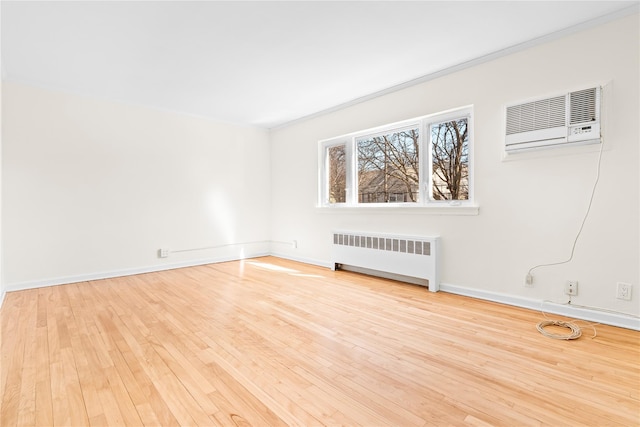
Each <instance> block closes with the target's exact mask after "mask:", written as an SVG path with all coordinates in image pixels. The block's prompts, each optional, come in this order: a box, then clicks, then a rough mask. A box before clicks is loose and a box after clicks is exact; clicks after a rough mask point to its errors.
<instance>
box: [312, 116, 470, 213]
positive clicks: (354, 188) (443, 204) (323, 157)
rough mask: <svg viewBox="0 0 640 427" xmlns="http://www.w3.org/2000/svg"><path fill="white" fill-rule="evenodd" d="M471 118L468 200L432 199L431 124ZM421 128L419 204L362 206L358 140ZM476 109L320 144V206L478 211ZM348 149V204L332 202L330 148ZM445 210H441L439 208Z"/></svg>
mask: <svg viewBox="0 0 640 427" xmlns="http://www.w3.org/2000/svg"><path fill="white" fill-rule="evenodd" d="M461 118H466V119H467V150H468V154H467V157H468V166H467V174H468V186H469V192H468V199H467V200H434V199H433V198H432V196H433V194H432V187H431V186H432V184H433V179H432V176H433V170H432V169H433V163H432V159H433V153H432V147H431V125H433V124H438V123H442V122H446V121H451V120H455V119H461ZM415 127H417V128H418V129H419V145H418V147H419V153H420V154H419V159H418V162H419V166H418V167H419V171H418V175H419V183H418V188H419V192H418V198H417V201H416V202H388V203H384V202H382V203H359V202H358V164H357V163H358V159H357V155H358V148H357V141H358V139H362V138H365V137H369V138H373V137H375V136H380V135H385V134H389V133H393V132H400V131H402V130H406V129H411V128H415ZM473 129H474V127H473V106H472V105H468V106H464V107H460V108H455V109H451V110H446V111H442V112H438V113H434V114H429V115H425V116H421V117H417V118H414V119H409V120H402V121H398V122H394V123H389V124H385V125H382V126H377V127H373V128H370V129H364V130H360V131H356V132H352V133H349V134H345V135H341V136H337V137H334V138H328V139H324V140H321V141H319V142H318V159H319V162H318V204H317V206H318V207H320V208H337V209H345V208H355V209H358V210H360V209H376V208H392V209H401V210H404V209H407V210H415V209H416V208H434V207H437V208H444V209H445V210H455V209H453V208H459V207H472V208H474V209H475V211H476V212H477V206H476V205H475V201H474V182H473V181H474V179H473V177H474V157H473V151H474V150H473V145H474V144H473V143H474V135H473ZM340 145H344V146H345V159H346V160H345V161H346V162H347V164H346V183H345V194H346V199H345V200H346V201H345V202H344V203H330V202H329V192H330V188H329V173H328V172H329V164H328V162H329V156H328V152H329V148H330V147H334V146H340ZM438 210H441V209H438Z"/></svg>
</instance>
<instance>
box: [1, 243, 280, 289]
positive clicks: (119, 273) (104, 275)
mask: <svg viewBox="0 0 640 427" xmlns="http://www.w3.org/2000/svg"><path fill="white" fill-rule="evenodd" d="M268 255H269V253H255V254H251V255H247V256H244V257H237V256H233V257H231V256H230V257H218V258H204V259H198V260H190V261H182V262H174V263H168V264H159V265H152V266H149V267H140V268H129V269H123V270H114V271H105V272H100V273H90V274H81V275H76V276H66V277H56V278H53V279H45V280H34V281H31V282H21V283H16V284H12V285H9V286H8V287H7V289H6V292H13V291H22V290H26V289H35V288H42V287H45V286H57V285H65V284H69V283H78V282H88V281H90V280H101V279H111V278H114V277H123V276H133V275H135V274H144V273H153V272H156V271H165V270H174V269H176V268H185V267H195V266H198V265H205V264H216V263H220V262H228V261H238V260H241V259H249V258H258V257H261V256H268ZM3 298H4V293H3Z"/></svg>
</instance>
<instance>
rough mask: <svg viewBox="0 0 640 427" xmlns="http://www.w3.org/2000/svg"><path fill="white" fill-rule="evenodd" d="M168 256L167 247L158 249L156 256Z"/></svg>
mask: <svg viewBox="0 0 640 427" xmlns="http://www.w3.org/2000/svg"><path fill="white" fill-rule="evenodd" d="M168 256H169V249H167V248H160V249H158V257H160V258H166V257H168Z"/></svg>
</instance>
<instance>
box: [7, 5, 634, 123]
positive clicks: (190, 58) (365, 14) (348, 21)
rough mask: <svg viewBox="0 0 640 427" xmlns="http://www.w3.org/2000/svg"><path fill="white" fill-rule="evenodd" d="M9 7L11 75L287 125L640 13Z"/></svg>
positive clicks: (615, 8)
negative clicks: (568, 32)
mask: <svg viewBox="0 0 640 427" xmlns="http://www.w3.org/2000/svg"><path fill="white" fill-rule="evenodd" d="M0 7H1V14H2V77H3V79H4V80H6V81H15V82H22V83H27V84H32V85H36V86H41V87H45V88H52V89H58V90H64V91H69V92H73V93H77V94H82V95H87V96H94V97H99V98H103V99H109V100H115V101H121V102H126V103H132V104H138V105H145V106H150V107H154V108H160V109H164V110H170V111H177V112H181V113H186V114H192V115H197V116H203V117H208V118H212V119H215V120H221V121H225V122H232V123H239V124H248V125H256V126H262V127H274V126H278V125H281V124H283V123H287V122H290V121H293V120H296V119H298V118H301V117H305V116H309V115H313V114H315V113H318V112H320V111H324V110H327V109H331V108H334V107H336V106H339V105H342V104H345V103H350V102H354V100H357V99H359V98H362V97H367V96H369V95H371V94H374V93H377V92H380V91H385V90H389V88H393V87H395V86H397V85H402V84H404V83H407V82H410V81H413V80H415V79H421V78H423V79H424V78H428V76H430V75H433V74H434V73H440V72H443V71H444V70H448V69H452V67H453V68H455V67H458V66H460V64H468V63H469V61H471V63H473V62H475V61H480V60H482V58H487V57H493V56H495V55H496V54H499V52H501V51H504V50H505V49H507V50H509V49H510V48H513V47H514V46H515V47H516V48H517V46H519V45H522V44H523V43H524V44H525V45H528V44H530V43H531V42H532V41H534V43H535V41H536V40H541V39H540V38H542V40H545V39H546V37H549V35H552V36H551V37H553V35H554V34H555V35H557V34H558V32H561V33H562V32H564V31H565V30H567V29H568V28H572V27H575V26H579V27H583V26H588V25H589V24H588V23H589V22H593V20H596V22H600V21H603V20H607V19H610V18H612V17H615V16H621V15H624V14H627V13H631V12H632V11H637V7H638V1H632V2H618V1H549V2H542V1H533V2H527V1H493V2H484V1H473V2H462V1H447V2H435V1H422V2H421V1H412V2H399V1H389V2H368V1H355V2H342V1H340V2H338V1H321V2H308V1H284V2H271V1H259V2H245V1H235V2H217V1H209V2H206V1H199V2H187V1H161V2H156V1H137V2H133V1H131V2H110V1H108V2H97V1H84V2H77V1H76V2H59V1H45V2H31V1H28V2H27V1H17V2H12V1H2V3H1V6H0ZM585 23H587V24H585ZM425 76H427V77H425Z"/></svg>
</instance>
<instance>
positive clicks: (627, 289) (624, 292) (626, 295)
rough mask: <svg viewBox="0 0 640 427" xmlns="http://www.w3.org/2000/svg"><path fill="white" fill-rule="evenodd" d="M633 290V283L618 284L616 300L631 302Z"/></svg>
mask: <svg viewBox="0 0 640 427" xmlns="http://www.w3.org/2000/svg"><path fill="white" fill-rule="evenodd" d="M632 288H633V285H631V283H622V282H618V287H617V289H616V298H618V299H622V300H625V301H631V289H632Z"/></svg>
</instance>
